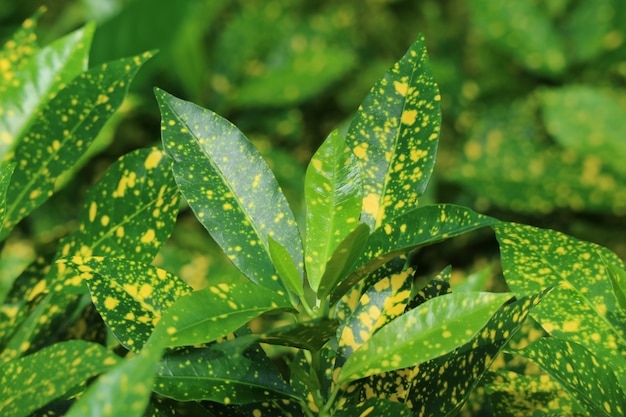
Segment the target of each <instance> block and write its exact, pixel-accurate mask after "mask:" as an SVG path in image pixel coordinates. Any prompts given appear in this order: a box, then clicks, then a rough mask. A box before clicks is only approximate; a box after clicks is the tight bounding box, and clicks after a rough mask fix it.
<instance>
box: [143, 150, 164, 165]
mask: <svg viewBox="0 0 626 417" xmlns="http://www.w3.org/2000/svg"><path fill="white" fill-rule="evenodd" d="M161 158H163V154H162V153H161V151H159V150H157V149H154V150H153V151H152V152H150V155H148V157H147V158H146V162H144V165H145V167H146V169H154V168H156V167H157V166H158V165H159V162H161Z"/></svg>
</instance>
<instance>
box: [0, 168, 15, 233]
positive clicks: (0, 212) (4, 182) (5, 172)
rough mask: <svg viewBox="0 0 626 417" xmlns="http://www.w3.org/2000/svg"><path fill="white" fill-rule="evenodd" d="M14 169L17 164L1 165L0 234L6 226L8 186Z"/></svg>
mask: <svg viewBox="0 0 626 417" xmlns="http://www.w3.org/2000/svg"><path fill="white" fill-rule="evenodd" d="M14 169H15V164H8V165H3V166H2V167H0V234H2V229H3V227H4V221H3V220H4V214H5V212H6V203H7V201H6V196H7V188H8V187H9V182H10V181H11V176H12V175H13V170H14Z"/></svg>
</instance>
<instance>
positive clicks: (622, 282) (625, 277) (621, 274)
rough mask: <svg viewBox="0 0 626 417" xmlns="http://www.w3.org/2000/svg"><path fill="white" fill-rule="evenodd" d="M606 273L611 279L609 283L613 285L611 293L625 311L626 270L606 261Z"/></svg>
mask: <svg viewBox="0 0 626 417" xmlns="http://www.w3.org/2000/svg"><path fill="white" fill-rule="evenodd" d="M606 267H607V274H608V275H609V278H610V279H611V285H612V287H613V294H615V298H616V299H617V304H618V305H619V306H620V308H621V309H622V312H625V313H626V271H625V270H624V268H620V267H618V266H615V265H614V264H612V263H610V262H607V263H606Z"/></svg>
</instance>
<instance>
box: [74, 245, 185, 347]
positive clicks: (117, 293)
mask: <svg viewBox="0 0 626 417" xmlns="http://www.w3.org/2000/svg"><path fill="white" fill-rule="evenodd" d="M68 264H69V266H70V267H72V268H74V269H75V270H76V271H78V273H79V275H78V277H79V278H80V279H83V280H85V281H86V282H87V285H88V286H89V291H90V292H91V299H92V301H93V303H94V304H95V306H96V308H97V309H98V312H99V313H100V315H101V316H102V318H103V319H104V322H105V323H106V324H107V326H108V327H109V329H111V331H112V332H113V334H114V335H115V337H116V338H117V340H118V341H119V342H120V343H121V344H122V345H124V346H125V347H126V348H127V349H130V350H133V351H135V352H137V351H139V350H140V349H141V348H142V346H143V345H144V343H145V342H146V341H147V340H148V338H149V337H150V335H151V334H152V331H153V329H154V326H155V325H156V323H157V322H158V321H159V320H160V319H161V316H162V314H163V312H164V311H165V310H167V309H168V308H170V307H171V306H172V305H173V304H174V302H175V301H176V300H177V299H179V298H180V297H182V296H183V295H186V294H189V293H191V287H189V285H187V284H186V283H185V282H184V281H182V280H180V279H178V278H176V277H175V276H173V275H171V274H170V273H168V272H167V271H165V270H163V269H160V268H156V267H153V266H150V265H146V264H143V263H141V262H137V261H131V260H128V259H123V258H104V257H91V258H79V257H74V258H71V259H70V260H69V261H68Z"/></svg>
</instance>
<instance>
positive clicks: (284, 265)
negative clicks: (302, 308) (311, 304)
mask: <svg viewBox="0 0 626 417" xmlns="http://www.w3.org/2000/svg"><path fill="white" fill-rule="evenodd" d="M267 240H268V243H269V250H270V257H271V259H272V262H273V263H274V268H276V273H277V274H278V277H279V278H280V279H281V280H282V281H283V284H284V285H285V288H287V289H288V290H289V291H293V292H294V293H296V294H297V295H298V297H302V296H304V287H303V282H302V277H301V276H300V272H299V271H298V267H296V266H295V265H294V263H293V259H291V256H290V255H289V252H288V251H287V249H285V247H284V246H283V245H281V244H280V243H278V242H276V241H275V240H274V239H273V238H272V237H271V236H268V237H267Z"/></svg>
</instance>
